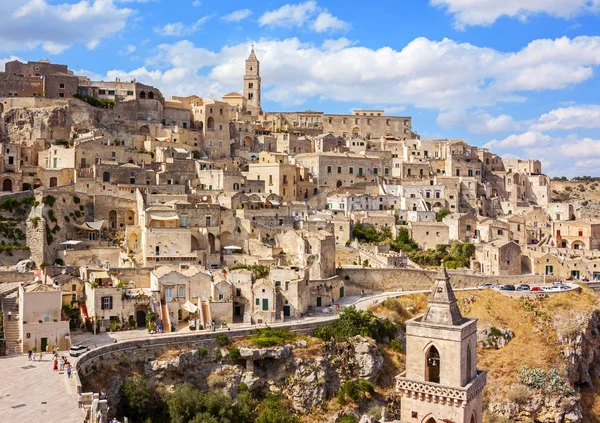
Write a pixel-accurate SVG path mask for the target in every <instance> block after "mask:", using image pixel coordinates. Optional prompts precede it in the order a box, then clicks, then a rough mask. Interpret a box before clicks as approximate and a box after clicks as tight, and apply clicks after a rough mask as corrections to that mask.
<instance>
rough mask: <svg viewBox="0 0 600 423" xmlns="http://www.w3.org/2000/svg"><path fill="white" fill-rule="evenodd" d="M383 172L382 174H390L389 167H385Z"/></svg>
mask: <svg viewBox="0 0 600 423" xmlns="http://www.w3.org/2000/svg"><path fill="white" fill-rule="evenodd" d="M383 174H384V175H389V174H390V169H389V168H388V167H386V168H385V169H383Z"/></svg>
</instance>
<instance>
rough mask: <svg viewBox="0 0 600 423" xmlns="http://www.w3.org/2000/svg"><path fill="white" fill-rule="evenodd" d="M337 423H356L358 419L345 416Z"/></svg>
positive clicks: (350, 415) (349, 415) (348, 415)
mask: <svg viewBox="0 0 600 423" xmlns="http://www.w3.org/2000/svg"><path fill="white" fill-rule="evenodd" d="M338 423H358V419H357V418H356V416H353V415H352V414H346V415H345V416H343V417H342V418H340V419H339V420H338Z"/></svg>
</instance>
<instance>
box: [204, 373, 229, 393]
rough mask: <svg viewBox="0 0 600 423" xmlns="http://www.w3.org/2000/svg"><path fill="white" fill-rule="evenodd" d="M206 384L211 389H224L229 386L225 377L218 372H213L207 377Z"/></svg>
mask: <svg viewBox="0 0 600 423" xmlns="http://www.w3.org/2000/svg"><path fill="white" fill-rule="evenodd" d="M206 384H207V385H208V387H209V388H210V389H222V388H224V387H225V386H227V382H226V381H225V378H224V377H223V376H221V375H220V374H217V373H211V374H210V375H208V377H207V378H206Z"/></svg>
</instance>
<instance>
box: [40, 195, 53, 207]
mask: <svg viewBox="0 0 600 423" xmlns="http://www.w3.org/2000/svg"><path fill="white" fill-rule="evenodd" d="M42 203H43V204H45V205H47V206H48V207H53V206H54V203H56V197H53V196H52V195H47V196H45V197H43V198H42Z"/></svg>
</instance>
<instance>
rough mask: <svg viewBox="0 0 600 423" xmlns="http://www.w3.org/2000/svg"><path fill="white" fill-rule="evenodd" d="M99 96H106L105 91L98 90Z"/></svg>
mask: <svg viewBox="0 0 600 423" xmlns="http://www.w3.org/2000/svg"><path fill="white" fill-rule="evenodd" d="M98 94H99V95H106V90H98Z"/></svg>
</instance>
